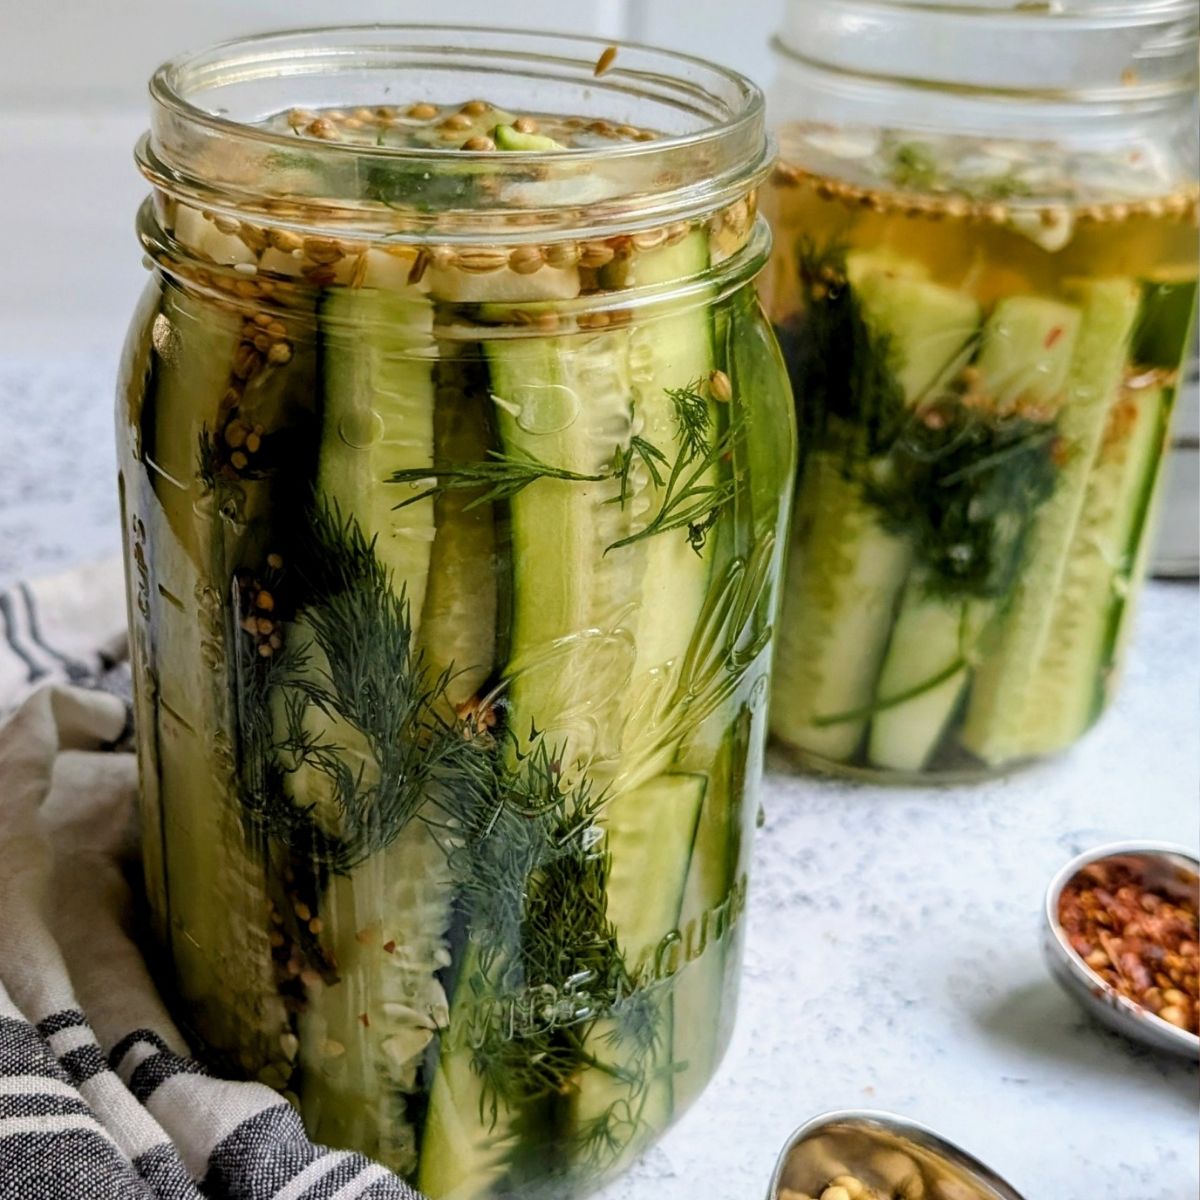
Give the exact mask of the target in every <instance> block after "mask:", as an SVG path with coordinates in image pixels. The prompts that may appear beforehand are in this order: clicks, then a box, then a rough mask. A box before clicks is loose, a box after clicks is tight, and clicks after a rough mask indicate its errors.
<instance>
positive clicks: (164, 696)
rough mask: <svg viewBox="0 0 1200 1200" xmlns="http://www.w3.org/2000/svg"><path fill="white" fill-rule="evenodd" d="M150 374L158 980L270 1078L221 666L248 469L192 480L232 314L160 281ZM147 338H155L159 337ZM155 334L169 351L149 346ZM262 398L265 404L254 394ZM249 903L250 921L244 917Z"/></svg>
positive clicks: (254, 504) (255, 503) (248, 491)
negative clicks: (220, 480) (164, 943)
mask: <svg viewBox="0 0 1200 1200" xmlns="http://www.w3.org/2000/svg"><path fill="white" fill-rule="evenodd" d="M160 317H161V321H162V323H163V330H164V334H165V339H166V341H165V343H164V342H162V341H161V340H158V339H156V341H155V346H156V351H155V354H154V358H153V362H152V366H151V371H152V379H153V387H154V394H153V397H152V398H150V399H148V400H147V404H148V405H152V406H153V410H154V412H153V426H152V429H151V430H149V432H150V434H151V436H150V438H149V439H148V441H147V443H146V444H145V447H144V459H145V462H146V466H147V469H148V474H149V478H150V490H151V493H152V494H151V495H149V496H146V497H145V498H144V503H143V504H142V506H141V509H142V512H143V516H144V522H145V525H146V527H147V528H146V541H147V542H148V543H149V544H150V545H152V546H153V547H154V554H153V556H152V557H151V559H150V561H149V565H150V569H151V572H152V575H151V578H152V583H153V586H152V587H150V588H148V589H147V595H146V600H147V602H148V605H149V621H150V628H151V631H152V632H151V637H152V640H153V644H154V657H155V661H156V662H157V664H158V671H157V672H156V674H155V676H154V678H153V680H152V683H151V686H152V695H153V700H152V704H153V709H154V711H155V713H156V722H155V728H154V729H153V731H152V732H151V731H145V732H144V733H143V734H142V735H141V736H142V737H147V736H153V737H154V738H156V740H157V747H156V753H155V755H154V756H152V757H151V758H150V759H148V760H147V761H156V762H157V764H158V770H159V781H158V787H159V793H160V797H161V817H162V825H163V829H162V839H163V847H164V856H163V886H164V887H165V893H166V894H165V902H166V904H165V907H166V911H167V914H168V926H169V937H170V941H171V960H172V965H173V971H174V981H175V985H176V988H177V990H178V992H179V994H180V998H181V1000H182V1001H183V1002H184V1004H185V1005H186V1007H187V1010H188V1011H189V1012H190V1013H191V1014H192V1016H193V1021H194V1025H195V1032H196V1033H197V1034H199V1036H200V1037H201V1039H202V1040H203V1041H204V1043H205V1044H206V1045H207V1046H208V1047H209V1048H210V1050H211V1051H213V1052H214V1053H215V1054H216V1055H218V1056H220V1057H229V1058H231V1059H233V1061H234V1062H236V1064H237V1068H238V1069H240V1070H242V1071H243V1072H245V1073H246V1074H250V1075H258V1076H259V1077H261V1078H264V1079H267V1080H269V1081H271V1082H276V1083H282V1082H284V1081H285V1080H286V1078H287V1074H288V1065H287V1062H286V1056H285V1054H284V1051H283V1050H282V1049H281V1047H280V1042H279V1039H280V1036H281V1035H282V1034H283V1033H285V1032H286V1031H287V1029H288V1017H287V1013H286V1011H285V1010H284V1008H283V1004H282V1001H281V999H280V997H279V994H278V992H277V990H276V986H275V976H274V965H273V963H272V960H271V947H270V945H269V942H268V924H267V921H266V919H265V918H266V913H267V908H268V894H267V888H266V880H265V874H264V865H263V859H262V854H261V850H260V848H259V847H257V846H255V845H252V844H250V842H249V841H248V839H247V837H246V833H245V830H244V826H243V822H242V819H241V812H240V807H239V804H238V801H237V798H236V793H237V777H236V764H235V762H234V758H233V745H234V732H233V729H234V723H233V712H232V707H231V702H230V701H231V697H230V695H229V692H228V690H227V688H226V686H225V684H224V682H223V680H224V676H223V675H218V673H217V672H216V671H215V670H214V665H215V664H216V663H224V662H226V661H228V655H229V653H230V646H231V644H232V643H231V641H230V639H231V637H235V636H238V634H237V632H236V631H234V632H233V633H231V632H230V631H229V630H228V629H227V627H226V619H227V616H226V612H225V606H226V603H227V596H226V594H225V592H224V590H223V589H219V588H218V584H217V581H220V580H229V579H231V578H232V576H233V572H234V570H235V569H236V568H237V567H238V565H239V564H240V562H241V561H242V560H243V557H244V558H245V560H248V561H254V559H255V558H256V557H257V550H256V540H257V539H259V538H260V536H261V535H260V534H259V532H258V519H259V518H260V517H261V516H262V515H263V514H264V513H265V510H266V506H267V503H268V500H267V496H266V494H265V490H266V487H267V486H268V485H267V484H266V483H265V482H264V481H261V480H260V481H254V480H244V481H242V483H241V484H240V494H239V498H238V502H237V503H236V504H230V505H229V506H224V507H222V506H220V502H219V498H218V497H217V496H216V495H215V494H214V491H213V490H212V489H211V488H210V487H208V486H207V485H205V484H204V483H203V482H202V481H201V479H200V476H199V454H200V445H201V440H202V438H207V437H209V436H210V435H211V432H212V428H213V426H214V424H215V423H216V421H217V420H218V419H219V418H218V412H219V406H220V404H221V398H222V396H223V395H224V393H225V391H226V389H227V387H228V386H229V382H230V378H231V375H230V371H231V368H232V365H233V362H234V356H235V354H236V352H237V350H238V346H239V343H240V341H241V327H242V317H241V315H240V314H237V313H228V312H225V311H224V310H221V309H217V308H216V307H214V306H212V305H211V304H208V303H206V302H204V301H203V300H201V299H200V298H198V297H193V296H191V295H189V294H188V293H186V292H184V291H182V290H180V289H177V288H175V287H174V286H171V285H167V287H166V291H165V293H164V296H163V300H162V311H161V314H160ZM162 336H163V335H160V338H161V337H162ZM164 344H165V345H167V346H169V350H164ZM302 369H303V365H302V363H301V362H300V361H297V362H295V363H294V364H293V365H292V366H289V367H288V368H287V369H286V370H284V371H269V372H268V373H267V377H266V379H264V381H263V384H262V385H261V386H260V391H262V392H263V394H264V395H265V394H266V393H267V391H268V389H267V386H266V385H267V383H268V381H269V383H270V389H269V391H270V394H271V395H273V396H275V397H278V395H279V393H280V390H281V387H282V386H283V384H284V383H285V382H286V380H288V379H290V378H291V377H292V372H293V370H295V371H300V370H302ZM263 407H264V408H265V402H264V406H263ZM259 914H261V917H260V919H258V920H256V919H255V918H256V916H257V915H259Z"/></svg>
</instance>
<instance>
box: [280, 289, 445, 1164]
mask: <svg viewBox="0 0 1200 1200" xmlns="http://www.w3.org/2000/svg"><path fill="white" fill-rule="evenodd" d="M432 322H433V310H432V305H431V304H430V302H429V301H428V299H426V298H425V297H424V296H422V295H421V294H420V293H418V292H416V291H414V290H409V291H407V292H404V293H400V294H397V293H394V292H382V291H381V292H375V291H372V290H370V289H360V290H357V291H348V292H338V293H334V294H332V295H331V296H330V298H329V299H328V300H327V301H326V303H325V305H324V307H323V308H322V311H321V324H322V335H323V345H324V353H325V366H326V374H325V392H324V413H323V422H322V437H321V445H320V450H319V458H318V467H317V498H318V502H320V503H322V504H325V505H329V506H335V507H336V509H337V510H338V512H339V513H340V514H341V518H342V519H343V520H346V519H351V518H352V519H353V520H354V521H355V522H357V524H358V526H359V528H360V529H361V531H362V532H363V534H364V535H365V536H366V537H367V538H370V539H374V546H375V554H376V557H377V558H378V560H379V561H380V563H381V564H382V565H383V566H384V567H385V568H386V569H387V570H388V572H389V575H390V580H391V587H392V589H393V591H394V592H396V593H397V594H399V593H401V592H403V594H404V595H406V596H407V598H408V601H409V620H410V622H411V625H412V629H413V635H414V638H416V639H417V641H418V644H420V643H421V642H422V641H424V640H426V638H427V634H426V633H425V631H424V630H423V629H422V627H421V617H422V612H423V610H424V609H425V607H426V600H427V595H428V591H429V577H430V567H431V557H432V552H433V547H434V545H435V534H436V531H435V524H434V520H435V517H434V505H433V501H432V500H429V499H425V500H420V501H418V502H416V503H414V504H409V505H405V506H404V507H402V508H396V507H395V506H396V504H397V503H399V501H400V499H401V498H402V497H401V495H400V494H399V489H398V488H397V486H396V485H394V484H392V483H391V482H390V479H391V476H392V474H393V472H395V471H399V470H405V469H412V468H419V467H424V466H428V465H430V464H431V463H432V461H433V450H434V444H433V440H434V406H435V399H434V380H433V364H434V359H433V349H434V347H433V341H432ZM441 628H442V627H441V626H437V627H435V632H436V631H437V630H440V629H441ZM289 638H290V640H291V644H293V645H298V646H303V647H304V649H305V652H306V655H307V658H308V660H309V661H308V663H307V665H306V666H305V668H304V670H305V671H307V672H310V673H311V672H315V673H316V674H317V675H318V676H321V677H323V676H324V674H325V665H324V663H323V656H322V653H321V650H320V648H319V647H318V646H317V645H316V643H315V640H314V639H313V638H312V636H311V634H308V635H306V623H305V620H304V618H303V615H302V616H301V618H300V620H298V621H297V622H296V624H295V625H294V627H293V629H292V631H291V632H290V634H289ZM436 653H437V656H439V657H442V656H444V654H445V647H443V646H440V645H439V647H438V650H437V652H436ZM431 657H433V654H431ZM305 725H306V728H307V729H308V732H309V733H310V734H311V735H313V736H315V737H318V738H319V739H320V740H321V741H322V742H324V743H325V744H327V745H332V746H336V747H337V748H338V756H339V758H340V759H341V760H342V762H344V763H345V764H346V765H347V766H348V768H349V770H350V771H351V773H352V775H353V776H354V777H356V778H358V779H360V780H361V783H362V785H363V786H370V785H371V783H372V782H373V781H374V780H375V779H377V777H378V765H377V763H376V761H375V759H374V757H373V755H372V753H371V750H370V747H369V745H368V743H367V741H366V739H365V738H364V737H363V735H362V734H361V733H360V732H359V731H358V730H357V729H355V728H354V727H352V726H350V725H349V724H348V723H347V722H346V721H345V720H343V719H341V718H340V717H337V716H334V715H331V714H329V713H326V712H325V711H323V710H322V709H320V708H319V707H317V706H316V705H309V707H308V709H307V710H306V714H305ZM287 780H288V787H289V792H290V794H291V795H292V798H293V799H294V800H295V801H296V802H297V803H298V804H302V805H306V806H308V805H311V806H313V807H314V809H315V812H316V816H317V818H318V820H321V821H322V823H324V824H326V826H327V827H329V828H330V829H331V830H333V831H335V832H336V830H337V825H338V821H339V814H338V812H337V811H336V808H335V806H334V800H333V795H332V791H331V789H332V783H331V781H330V779H329V778H328V776H327V775H325V774H324V773H322V772H319V771H317V770H316V769H315V768H313V767H310V766H309V765H308V764H305V763H300V764H296V765H295V766H294V769H293V770H292V771H291V773H290V774H289V775H288V776H287ZM451 898H452V889H451V882H450V878H449V870H448V867H447V864H446V861H445V856H444V854H443V853H442V851H441V849H440V848H439V847H438V845H437V844H436V841H435V839H434V837H433V835H432V833H431V832H430V830H429V829H428V827H427V826H426V825H425V824H424V823H423V822H422V821H420V820H414V821H411V822H410V823H409V824H408V825H407V826H406V827H405V828H404V829H403V830H402V831H401V832H400V834H399V835H398V837H397V838H396V839H395V840H394V841H393V842H392V843H391V844H390V845H389V846H388V847H387V848H386V849H384V850H381V851H379V852H377V853H376V854H374V855H372V856H371V857H370V858H369V859H367V860H366V861H365V862H363V863H361V864H359V865H358V866H357V867H355V868H354V870H353V871H352V872H351V873H350V874H349V875H335V876H333V877H332V878H331V879H330V881H329V883H328V885H327V887H326V891H325V893H324V895H323V897H322V899H321V919H322V922H323V924H324V926H325V934H324V937H325V939H326V942H327V945H328V947H329V950H330V953H331V956H332V959H333V961H334V962H336V963H337V970H338V978H337V979H336V981H332V982H329V981H321V982H314V983H312V984H311V985H310V986H309V989H308V1004H307V1007H306V1009H305V1011H304V1013H303V1015H302V1017H301V1019H300V1023H299V1034H300V1058H301V1063H302V1065H303V1067H304V1074H303V1079H302V1101H303V1103H304V1106H305V1112H306V1114H307V1116H308V1119H309V1120H310V1122H311V1123H312V1126H313V1128H314V1130H315V1135H316V1136H318V1137H320V1138H321V1139H322V1140H323V1141H326V1142H328V1143H330V1144H332V1145H339V1146H351V1145H352V1146H354V1147H355V1148H356V1149H362V1150H364V1152H366V1153H369V1154H371V1155H372V1156H373V1157H377V1158H380V1159H382V1160H383V1161H385V1162H386V1163H387V1164H388V1165H389V1166H391V1167H393V1168H394V1169H397V1170H400V1171H402V1172H408V1171H411V1170H413V1169H414V1168H415V1166H416V1149H417V1147H416V1138H415V1132H414V1129H413V1126H412V1123H411V1121H410V1119H409V1117H408V1115H407V1103H406V1097H407V1096H408V1095H409V1094H411V1093H415V1092H417V1091H418V1090H419V1088H418V1077H417V1076H418V1069H419V1067H420V1064H421V1062H422V1061H423V1059H424V1056H425V1052H426V1049H427V1047H428V1045H429V1044H430V1042H431V1041H432V1040H433V1038H434V1036H435V1033H436V1030H437V1028H438V1027H439V1026H440V1025H442V1024H444V1023H445V1020H446V1015H447V1003H446V997H445V994H444V992H443V989H442V986H441V984H440V983H439V982H438V980H437V972H438V971H439V970H441V969H442V968H444V967H445V966H446V965H447V963H448V962H449V953H448V950H447V948H446V943H445V935H446V931H447V929H448V927H449V925H450V920H451V914H450V906H451Z"/></svg>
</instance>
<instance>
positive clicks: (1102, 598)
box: [1023, 389, 1168, 754]
mask: <svg viewBox="0 0 1200 1200" xmlns="http://www.w3.org/2000/svg"><path fill="white" fill-rule="evenodd" d="M1121 403H1122V404H1128V405H1129V406H1130V408H1131V418H1130V421H1131V427H1130V428H1129V429H1128V430H1127V431H1125V433H1124V435H1122V436H1119V438H1118V439H1117V440H1115V441H1114V442H1113V444H1111V445H1109V444H1104V445H1102V446H1101V448H1100V451H1099V453H1098V455H1097V458H1096V461H1095V462H1094V464H1093V466H1092V469H1091V474H1090V476H1089V479H1088V485H1087V493H1086V496H1085V498H1084V504H1083V511H1082V512H1081V514H1080V519H1079V525H1078V527H1077V529H1076V532H1075V536H1074V538H1073V540H1072V543H1071V547H1070V550H1069V552H1068V562H1067V568H1066V571H1065V572H1064V574H1063V580H1062V585H1061V587H1060V589H1059V592H1058V594H1057V595H1056V596H1055V598H1054V605H1053V613H1052V616H1051V632H1050V635H1049V637H1048V638H1047V641H1046V647H1045V650H1044V651H1043V654H1042V657H1041V660H1040V661H1039V663H1038V665H1037V671H1036V675H1035V678H1034V680H1033V682H1032V684H1031V685H1030V712H1029V720H1028V722H1027V725H1026V728H1027V730H1028V732H1027V735H1026V739H1025V741H1024V744H1023V749H1024V750H1025V752H1026V753H1029V754H1052V753H1054V752H1056V751H1058V750H1063V749H1066V747H1068V746H1070V745H1071V744H1072V743H1073V742H1075V741H1076V740H1077V739H1078V738H1079V737H1080V736H1081V735H1082V734H1083V733H1084V732H1085V731H1086V730H1087V728H1088V726H1089V725H1090V724H1091V723H1092V721H1093V720H1094V719H1095V718H1096V716H1097V715H1098V714H1099V711H1100V709H1101V707H1102V706H1103V703H1104V699H1105V694H1106V690H1107V687H1108V685H1109V683H1110V679H1109V674H1110V670H1111V664H1106V663H1105V661H1104V660H1105V650H1106V648H1107V641H1108V630H1109V628H1110V626H1111V625H1112V623H1113V621H1114V616H1113V613H1114V610H1116V609H1117V608H1118V607H1119V608H1120V609H1121V610H1123V609H1124V608H1125V606H1126V603H1127V600H1126V597H1127V596H1128V593H1129V590H1130V589H1131V588H1133V587H1136V584H1137V579H1136V578H1135V575H1136V571H1135V563H1136V558H1137V553H1138V547H1139V542H1140V538H1139V534H1140V532H1141V529H1142V527H1143V526H1144V524H1145V518H1146V513H1147V510H1148V508H1149V506H1150V503H1151V497H1152V496H1153V493H1154V485H1155V479H1156V477H1157V475H1158V466H1159V463H1160V461H1161V458H1162V449H1163V439H1164V435H1165V432H1166V424H1167V416H1168V402H1167V398H1166V397H1165V395H1164V393H1163V391H1162V390H1161V389H1149V390H1146V391H1143V392H1142V393H1135V394H1133V395H1132V396H1129V397H1127V398H1126V399H1124V400H1123V401H1121ZM1108 436H1109V435H1107V434H1106V438H1107V437H1108Z"/></svg>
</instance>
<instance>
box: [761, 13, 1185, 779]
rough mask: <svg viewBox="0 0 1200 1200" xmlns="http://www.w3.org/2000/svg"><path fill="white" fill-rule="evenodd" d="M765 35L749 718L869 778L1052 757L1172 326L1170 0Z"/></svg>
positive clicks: (1137, 570)
mask: <svg viewBox="0 0 1200 1200" xmlns="http://www.w3.org/2000/svg"><path fill="white" fill-rule="evenodd" d="M1101 7H1103V12H1101V11H1100V9H1101ZM778 48H779V52H780V66H779V76H778V79H777V82H776V85H775V88H774V91H773V93H772V95H771V103H772V105H773V106H774V122H775V125H776V128H777V130H778V136H779V139H780V148H781V160H782V161H781V165H780V167H779V169H778V170H777V172H776V175H775V181H774V186H773V187H772V189H771V198H770V212H771V216H772V219H773V222H774V226H775V231H776V249H775V254H774V259H773V262H772V266H771V269H770V271H769V273H768V276H767V277H766V279H765V281H764V291H765V295H766V298H767V306H768V310H769V312H770V313H771V316H772V319H773V320H774V322H775V324H776V328H777V330H778V331H779V333H780V337H781V342H782V344H783V347H784V354H785V357H786V359H787V361H788V366H789V369H790V372H791V377H792V382H793V386H794V389H795V392H796V403H797V412H798V418H799V428H800V451H801V453H800V459H801V462H800V470H799V477H798V485H797V496H796V504H795V515H794V519H793V527H792V543H791V548H790V558H789V562H790V566H789V568H788V576H787V580H786V584H785V602H784V604H785V615H784V619H783V623H782V628H781V634H780V639H779V646H778V651H777V657H776V663H777V669H776V674H775V686H774V693H773V703H772V729H773V731H774V733H775V735H776V737H777V738H778V739H779V740H780V742H782V743H783V744H784V745H785V746H786V747H787V748H789V749H790V750H791V751H793V752H794V753H795V755H796V756H797V758H798V759H799V760H800V761H801V762H803V763H805V764H807V765H809V766H813V767H816V768H818V769H826V770H834V771H838V772H850V773H863V774H867V775H869V776H872V777H876V778H893V779H901V778H911V779H921V778H930V777H938V778H956V777H957V778H964V777H965V778H970V777H974V776H977V775H981V774H984V773H988V772H993V771H997V770H1002V769H1005V768H1008V767H1010V766H1012V765H1014V764H1017V763H1020V762H1024V761H1028V760H1031V759H1034V758H1037V757H1039V756H1042V755H1046V754H1049V753H1053V752H1055V751H1059V750H1062V749H1064V748H1065V747H1067V746H1069V745H1070V744H1071V743H1072V742H1074V741H1075V740H1076V739H1077V738H1078V737H1079V736H1080V735H1082V734H1083V733H1084V731H1085V730H1087V729H1088V728H1089V727H1090V726H1091V725H1092V723H1093V722H1094V721H1095V720H1096V719H1097V717H1098V716H1099V714H1100V713H1101V712H1102V710H1103V708H1104V707H1105V705H1106V704H1107V703H1108V701H1109V700H1110V699H1111V696H1112V693H1113V689H1114V687H1115V679H1116V673H1117V670H1118V667H1119V664H1120V660H1121V656H1122V652H1123V650H1124V647H1125V644H1126V642H1127V640H1128V635H1129V628H1130V623H1131V616H1132V610H1133V603H1134V600H1135V598H1136V594H1137V591H1138V588H1139V586H1140V582H1141V578H1142V575H1143V571H1144V560H1145V552H1146V549H1147V546H1148V541H1149V538H1148V536H1147V532H1148V530H1149V529H1150V527H1151V524H1152V520H1153V515H1154V509H1155V497H1156V485H1157V481H1158V478H1159V475H1160V471H1159V467H1160V459H1161V457H1162V449H1163V445H1164V439H1165V437H1166V434H1167V430H1168V427H1169V421H1170V416H1171V409H1172V403H1173V400H1174V396H1175V391H1176V385H1177V382H1178V379H1179V368H1180V361H1181V359H1182V358H1183V356H1184V350H1185V346H1186V343H1187V342H1188V339H1189V334H1190V331H1191V328H1192V314H1193V312H1194V305H1195V296H1196V270H1197V261H1196V260H1197V233H1196V213H1197V201H1196V197H1197V188H1196V181H1195V177H1196V160H1197V155H1196V128H1197V127H1196V90H1195V89H1196V76H1195V72H1196V9H1195V6H1194V5H1192V4H1189V3H1183V4H1180V3H1176V2H1174V0H1164V2H1162V3H1156V4H1136V5H1133V4H1131V5H1123V4H1106V5H1104V6H1099V5H1095V4H1090V3H1087V2H1086V0H1079V2H1078V3H1072V2H1070V0H1068V2H1067V3H1064V4H1055V5H1045V6H1042V5H1036V6H1024V5H1022V6H1016V7H1014V6H1011V5H1007V4H1006V5H998V4H993V3H987V2H984V0H976V2H973V3H971V2H969V3H962V2H961V0H956V3H955V4H953V5H950V4H940V3H933V4H929V3H922V4H920V5H917V4H905V3H898V4H893V5H878V4H870V3H864V2H860V0H832V2H830V3H816V0H811V2H810V0H794V2H793V3H792V5H791V7H790V9H789V20H788V23H787V24H786V25H785V29H784V33H783V35H782V37H781V39H780V41H779V44H778Z"/></svg>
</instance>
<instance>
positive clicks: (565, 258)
mask: <svg viewBox="0 0 1200 1200" xmlns="http://www.w3.org/2000/svg"><path fill="white" fill-rule="evenodd" d="M545 259H546V262H547V263H548V264H549V265H550V266H552V267H558V268H560V269H561V268H564V267H573V266H575V264H576V263H578V262H579V245H578V243H576V242H554V243H553V244H551V245H549V246H547V247H546V250H545Z"/></svg>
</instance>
